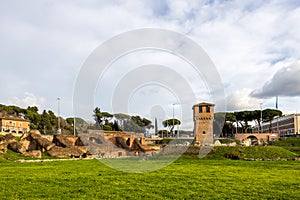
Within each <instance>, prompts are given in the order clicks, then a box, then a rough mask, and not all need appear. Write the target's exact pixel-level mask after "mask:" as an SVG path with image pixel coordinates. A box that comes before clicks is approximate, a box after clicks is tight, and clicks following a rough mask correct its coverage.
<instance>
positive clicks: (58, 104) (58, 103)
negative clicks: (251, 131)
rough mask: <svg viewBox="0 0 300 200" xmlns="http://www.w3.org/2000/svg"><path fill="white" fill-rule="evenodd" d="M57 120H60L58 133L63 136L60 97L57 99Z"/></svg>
mask: <svg viewBox="0 0 300 200" xmlns="http://www.w3.org/2000/svg"><path fill="white" fill-rule="evenodd" d="M56 100H57V111H58V112H57V114H58V116H57V119H58V129H57V133H58V134H61V129H60V98H59V97H58V98H57V99H56Z"/></svg>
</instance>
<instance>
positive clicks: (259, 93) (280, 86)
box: [250, 62, 300, 98]
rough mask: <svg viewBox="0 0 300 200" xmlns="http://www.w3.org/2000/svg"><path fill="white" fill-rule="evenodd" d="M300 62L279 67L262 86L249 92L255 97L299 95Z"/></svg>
mask: <svg viewBox="0 0 300 200" xmlns="http://www.w3.org/2000/svg"><path fill="white" fill-rule="evenodd" d="M299 77H300V62H297V63H294V64H292V65H290V66H288V67H283V68H281V69H279V70H278V71H277V72H276V73H275V74H274V76H273V77H272V79H271V80H269V81H267V82H266V83H265V84H264V85H263V87H262V88H260V89H256V90H254V91H252V92H251V94H250V95H251V96H253V97H257V98H270V97H274V96H283V97H296V96H300V78H299Z"/></svg>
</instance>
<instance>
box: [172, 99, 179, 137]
mask: <svg viewBox="0 0 300 200" xmlns="http://www.w3.org/2000/svg"><path fill="white" fill-rule="evenodd" d="M175 105H180V104H179V103H173V104H172V106H173V127H174V128H175V125H174V106H175ZM178 127H179V126H178ZM173 137H174V135H173ZM177 137H178V138H179V128H178V129H177Z"/></svg>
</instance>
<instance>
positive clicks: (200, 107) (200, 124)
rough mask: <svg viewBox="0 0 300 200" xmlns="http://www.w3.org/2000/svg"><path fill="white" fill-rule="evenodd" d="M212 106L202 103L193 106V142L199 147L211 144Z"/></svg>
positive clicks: (212, 137)
mask: <svg viewBox="0 0 300 200" xmlns="http://www.w3.org/2000/svg"><path fill="white" fill-rule="evenodd" d="M214 106H215V105H214V104H210V103H203V102H202V103H198V104H196V105H194V106H193V118H194V135H195V142H196V143H197V144H199V145H212V144H213V139H214V136H213V120H214Z"/></svg>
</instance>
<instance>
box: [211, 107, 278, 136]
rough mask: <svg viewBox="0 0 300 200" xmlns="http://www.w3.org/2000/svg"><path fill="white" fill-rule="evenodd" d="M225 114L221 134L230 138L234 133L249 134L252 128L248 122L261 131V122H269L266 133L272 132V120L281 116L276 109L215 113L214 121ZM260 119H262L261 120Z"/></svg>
mask: <svg viewBox="0 0 300 200" xmlns="http://www.w3.org/2000/svg"><path fill="white" fill-rule="evenodd" d="M224 114H225V123H224V126H223V128H222V134H223V137H224V136H230V135H233V134H235V133H251V132H252V126H251V125H249V123H250V122H254V123H255V124H256V125H258V127H259V130H261V125H262V122H269V128H268V131H269V132H272V120H273V119H274V118H275V117H277V116H278V117H280V116H282V112H281V111H280V110H276V109H265V110H262V111H261V110H251V111H249V110H245V111H236V112H227V113H215V120H218V118H220V117H223V116H224ZM261 117H262V119H261Z"/></svg>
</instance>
